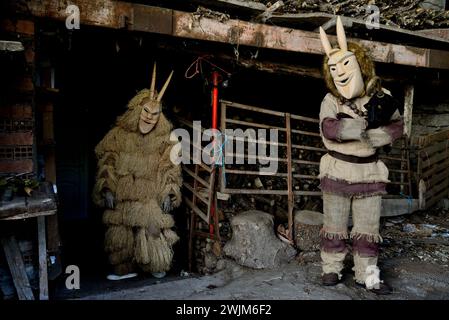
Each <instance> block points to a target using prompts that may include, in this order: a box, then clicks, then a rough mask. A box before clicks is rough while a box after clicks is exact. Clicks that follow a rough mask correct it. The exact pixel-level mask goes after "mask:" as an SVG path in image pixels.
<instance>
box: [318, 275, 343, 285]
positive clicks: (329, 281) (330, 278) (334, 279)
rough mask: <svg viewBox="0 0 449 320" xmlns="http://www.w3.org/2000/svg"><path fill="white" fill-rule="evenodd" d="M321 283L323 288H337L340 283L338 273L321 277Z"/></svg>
mask: <svg viewBox="0 0 449 320" xmlns="http://www.w3.org/2000/svg"><path fill="white" fill-rule="evenodd" d="M321 281H322V283H323V286H335V285H337V284H338V283H339V282H340V279H339V278H338V274H336V273H325V274H323V276H322V277H321Z"/></svg>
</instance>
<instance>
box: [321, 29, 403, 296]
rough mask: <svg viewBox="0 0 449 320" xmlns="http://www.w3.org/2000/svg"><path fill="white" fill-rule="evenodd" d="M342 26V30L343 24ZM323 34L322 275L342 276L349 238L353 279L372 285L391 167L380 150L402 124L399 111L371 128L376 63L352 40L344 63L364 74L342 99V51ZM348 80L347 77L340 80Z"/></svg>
mask: <svg viewBox="0 0 449 320" xmlns="http://www.w3.org/2000/svg"><path fill="white" fill-rule="evenodd" d="M340 28H341V29H340V32H342V31H341V30H342V26H340ZM337 33H338V31H337ZM323 34H324V31H323V32H322V42H323V46H325V45H327V46H328V47H327V49H326V47H325V49H326V52H327V53H328V54H327V57H325V60H324V64H323V73H324V77H325V80H326V84H327V87H328V88H329V90H330V93H328V94H327V95H326V96H325V98H324V99H323V101H322V104H321V110H320V133H321V137H322V140H323V142H324V145H325V147H326V148H327V150H328V153H327V154H325V155H324V156H323V157H322V158H321V162H320V175H319V178H320V188H321V190H322V192H323V211H324V223H323V228H322V230H321V238H322V242H321V258H322V268H323V276H324V275H326V274H337V275H338V278H339V279H340V278H341V271H342V269H343V260H344V258H345V256H346V254H347V252H348V249H347V247H346V242H345V240H346V239H349V238H351V239H352V241H353V247H352V248H353V256H354V271H355V280H356V282H357V283H360V284H364V285H365V284H366V285H367V288H369V286H368V283H367V277H368V276H369V274H370V270H373V269H375V270H378V269H377V258H378V251H379V248H378V246H379V243H380V242H381V241H382V238H381V236H380V234H379V221H380V211H381V196H382V195H383V194H385V193H386V184H387V183H388V182H389V180H388V169H387V167H386V166H385V164H384V163H383V162H382V161H381V160H379V159H378V158H377V152H378V148H380V147H382V146H385V145H389V144H391V143H393V142H394V141H395V140H396V139H398V138H399V137H401V136H402V131H403V122H402V119H401V116H400V113H399V111H398V110H396V111H395V112H394V114H393V115H392V116H391V118H390V121H389V122H388V123H387V124H385V125H383V126H380V127H378V128H374V129H367V120H366V117H365V116H364V115H365V114H366V109H365V107H364V106H365V105H366V104H367V102H368V101H369V100H370V98H371V95H370V94H367V93H366V89H367V85H368V82H369V81H370V80H371V79H372V78H373V77H374V76H375V72H374V65H373V62H372V61H371V59H370V58H369V57H368V55H367V53H366V52H365V51H364V50H363V48H361V47H360V46H358V45H356V44H351V43H349V44H347V48H345V49H344V50H347V51H343V50H340V52H341V51H343V53H344V54H345V55H346V56H343V59H341V61H342V62H344V61H345V59H347V57H351V56H352V57H354V56H355V58H356V59H357V62H358V64H359V67H360V72H361V75H362V77H361V81H362V84H361V87H360V89H359V91H360V94H357V95H356V96H355V97H352V98H350V99H347V98H345V97H343V96H342V94H340V90H337V87H336V84H335V82H336V80H335V78H336V77H337V76H336V75H334V76H333V75H331V72H332V70H334V71H335V74H337V72H340V73H343V71H340V70H336V69H335V68H334V69H332V66H334V64H331V63H330V62H329V59H330V57H332V54H333V53H337V54H340V52H339V51H338V50H337V49H330V45H329V44H328V42H327V44H326V43H324V42H326V41H323ZM325 40H327V39H325ZM343 42H344V43H343ZM345 42H346V39H345V38H344V40H343V41H342V40H340V39H339V43H340V46H341V47H342V46H346V43H345ZM331 50H332V51H331ZM348 52H349V54H348ZM347 64H348V63H345V65H347ZM330 66H331V68H330ZM329 70H331V71H329ZM348 73H350V72H348ZM348 78H349V79H351V78H350V77H348ZM348 78H347V79H348ZM362 79H363V80H362ZM346 81H349V80H344V81H343V82H342V83H344V82H346ZM382 90H383V92H384V93H385V94H390V93H389V92H388V91H387V90H385V89H383V88H382ZM351 212H352V218H353V228H352V230H351V233H350V234H348V230H347V229H348V225H347V224H348V218H349V214H350V213H351ZM369 289H370V288H369Z"/></svg>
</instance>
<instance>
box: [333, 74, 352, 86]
mask: <svg viewBox="0 0 449 320" xmlns="http://www.w3.org/2000/svg"><path fill="white" fill-rule="evenodd" d="M353 75H354V74H353V73H351V74H350V75H349V76H347V77H346V78H343V79H341V80H335V84H336V85H338V86H340V87H344V86H346V85H347V84H348V83H349V82H350V81H351V79H352V77H353Z"/></svg>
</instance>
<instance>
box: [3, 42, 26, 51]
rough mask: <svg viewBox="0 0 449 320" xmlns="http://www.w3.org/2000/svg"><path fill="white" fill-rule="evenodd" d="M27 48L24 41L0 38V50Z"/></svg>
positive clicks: (21, 49)
mask: <svg viewBox="0 0 449 320" xmlns="http://www.w3.org/2000/svg"><path fill="white" fill-rule="evenodd" d="M23 50H25V49H24V47H23V44H22V42H19V41H4V40H0V51H11V52H16V51H23Z"/></svg>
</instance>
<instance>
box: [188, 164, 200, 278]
mask: <svg viewBox="0 0 449 320" xmlns="http://www.w3.org/2000/svg"><path fill="white" fill-rule="evenodd" d="M198 173H199V166H198V165H195V175H196V176H198ZM193 190H195V192H196V191H198V180H197V179H193ZM196 198H197V197H196V194H195V193H193V199H192V203H193V205H194V206H196ZM195 230H196V213H195V211H194V210H191V211H190V232H189V271H190V272H192V259H193V239H194V237H195Z"/></svg>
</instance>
